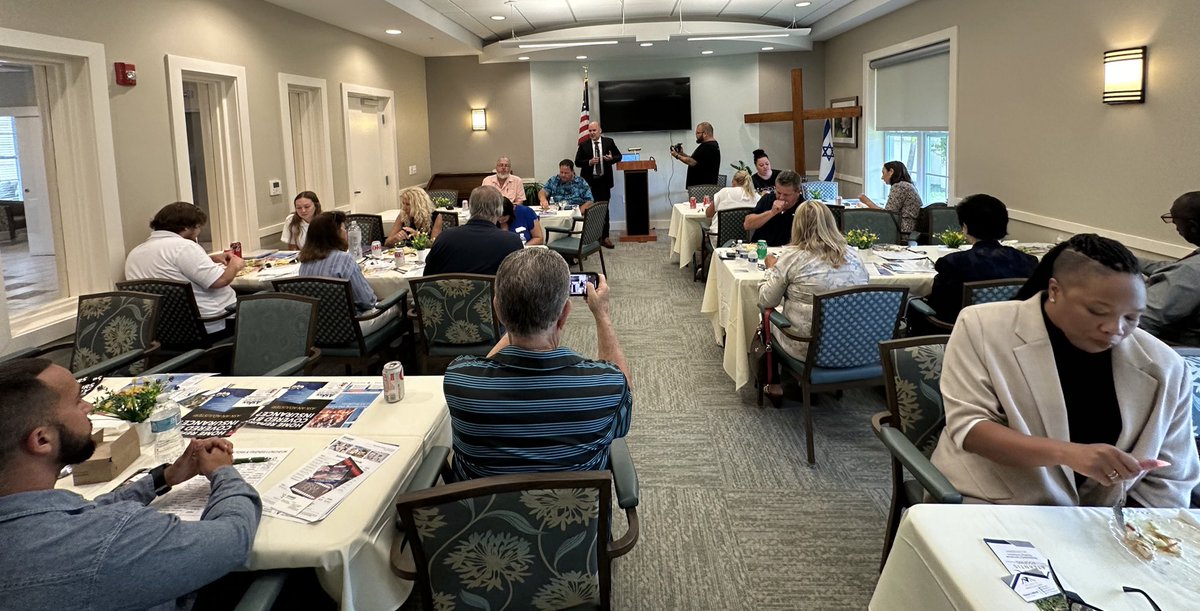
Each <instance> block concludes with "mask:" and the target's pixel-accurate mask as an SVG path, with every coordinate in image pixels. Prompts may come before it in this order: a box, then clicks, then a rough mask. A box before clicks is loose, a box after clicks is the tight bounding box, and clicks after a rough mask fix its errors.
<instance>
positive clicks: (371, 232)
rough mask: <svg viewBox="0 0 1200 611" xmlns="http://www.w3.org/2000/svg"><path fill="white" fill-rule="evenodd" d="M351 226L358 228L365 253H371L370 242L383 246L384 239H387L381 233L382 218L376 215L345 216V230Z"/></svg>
mask: <svg viewBox="0 0 1200 611" xmlns="http://www.w3.org/2000/svg"><path fill="white" fill-rule="evenodd" d="M351 226H358V231H359V232H360V233H361V234H362V249H363V252H365V253H369V252H371V242H374V241H379V243H380V244H383V240H384V238H386V237H387V235H386V234H384V232H383V217H382V216H379V215H378V214H347V215H346V229H347V230H349V229H350V227H351Z"/></svg>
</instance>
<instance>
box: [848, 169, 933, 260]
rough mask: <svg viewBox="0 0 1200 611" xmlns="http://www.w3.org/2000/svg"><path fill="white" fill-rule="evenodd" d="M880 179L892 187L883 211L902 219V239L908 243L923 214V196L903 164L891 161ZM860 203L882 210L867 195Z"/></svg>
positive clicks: (859, 197)
mask: <svg viewBox="0 0 1200 611" xmlns="http://www.w3.org/2000/svg"><path fill="white" fill-rule="evenodd" d="M880 178H882V179H883V182H886V183H887V184H889V185H891V186H892V189H891V191H890V192H889V193H888V199H887V205H885V206H884V207H883V208H882V209H883V210H887V211H888V212H891V213H892V214H896V215H898V216H899V217H900V237H901V238H902V240H903V241H907V239H908V234H909V233H911V232H912V231H913V230H914V229H916V226H917V215H919V214H920V213H921V206H922V205H923V204H922V203H921V194H920V193H917V188H916V187H915V186H913V182H912V176H909V175H908V168H906V167H904V164H903V163H902V162H899V161H889V162H887V163H885V164H883V175H882V176H881V177H880ZM858 201H860V202H862V203H864V204H866V205H867V206H868V207H870V208H874V209H876V210H880V209H881V208H880V207H879V204H876V203H875V202H873V201H871V198H869V197H867V194H866V193H863V194H861V195H859V196H858Z"/></svg>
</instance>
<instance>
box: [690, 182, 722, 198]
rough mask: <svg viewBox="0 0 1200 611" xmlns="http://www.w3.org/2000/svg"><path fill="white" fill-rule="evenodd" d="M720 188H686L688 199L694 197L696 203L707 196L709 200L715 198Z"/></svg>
mask: <svg viewBox="0 0 1200 611" xmlns="http://www.w3.org/2000/svg"><path fill="white" fill-rule="evenodd" d="M722 188H723V187H721V186H720V185H692V186H690V187H688V188H687V192H688V198H692V197H694V198H696V201H697V202H702V201H704V197H705V196H706V195H707V196H708V198H709V199H710V200H711V199H712V198H714V197H716V196H717V191H720V190H721V189H722Z"/></svg>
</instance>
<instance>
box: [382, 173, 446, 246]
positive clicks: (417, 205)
mask: <svg viewBox="0 0 1200 611" xmlns="http://www.w3.org/2000/svg"><path fill="white" fill-rule="evenodd" d="M399 197H400V214H399V215H398V216H397V217H396V222H394V223H392V230H391V232H389V233H388V237H387V240H385V241H384V245H385V246H395V245H396V244H399V243H402V242H407V241H408V240H409V239H410V238H412V237H413V236H414V235H417V234H418V233H426V234H429V237H430V239H434V238H437V237H438V234H439V233H441V232H442V215H440V214H434V213H433V210H434V208H433V200H432V199H430V198H429V194H428V193H426V192H425V189H422V188H421V187H408V188H407V189H401V190H400V196H399ZM435 217H436V218H435Z"/></svg>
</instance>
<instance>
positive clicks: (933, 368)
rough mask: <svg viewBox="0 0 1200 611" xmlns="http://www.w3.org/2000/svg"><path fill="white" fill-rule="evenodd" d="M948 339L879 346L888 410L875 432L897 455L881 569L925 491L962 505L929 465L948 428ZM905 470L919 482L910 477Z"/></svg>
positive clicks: (879, 416) (876, 423)
mask: <svg viewBox="0 0 1200 611" xmlns="http://www.w3.org/2000/svg"><path fill="white" fill-rule="evenodd" d="M949 339H950V336H949V335H927V336H924V337H916V338H907V339H895V340H889V341H885V342H880V343H879V355H880V359H881V361H882V362H883V382H884V384H883V385H884V388H885V389H886V390H887V402H888V411H886V412H879V413H877V414H875V416H874V417H872V418H871V428H872V429H873V430H874V431H875V435H876V436H877V437H879V440H880V441H881V442H883V445H884V447H886V448H887V450H888V452H889V453H890V454H891V456H892V505H891V509H890V510H889V511H888V522H887V528H886V529H885V532H884V538H883V558H882V560H881V561H880V563H879V568H880V570H882V569H883V563H884V562H886V561H887V557H888V553H889V552H891V549H892V541H893V540H894V539H895V538H896V529H897V528H899V527H900V517H901V515H902V514H903V513H904V510H906V509H908V508H909V507H912V506H913V505H916V504H917V503H922V502H924V500H925V492H926V491H928V492H929V494H930V496H931V497H932V498H933V500H934V501H935V502H938V503H961V502H962V495H961V494H959V493H958V491H957V490H955V489H954V486H953V485H952V484H951V483H950V481H949V480H947V479H946V477H945V476H943V475H942V473H941V472H940V471H938V470H937V468H936V467H934V466H933V463H931V462H930V461H929V457H930V456H932V455H933V449H934V448H935V447H936V446H937V442H938V437H939V436H940V435H941V433H942V428H943V427H945V425H946V414H945V409H944V408H943V406H942V391H941V388H940V383H941V379H942V357H943V355H944V354H945V352H946V342H947V341H948V340H949ZM905 471H908V472H909V473H911V474H912V475H913V477H914V478H915V479H910V478H906V477H905Z"/></svg>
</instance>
